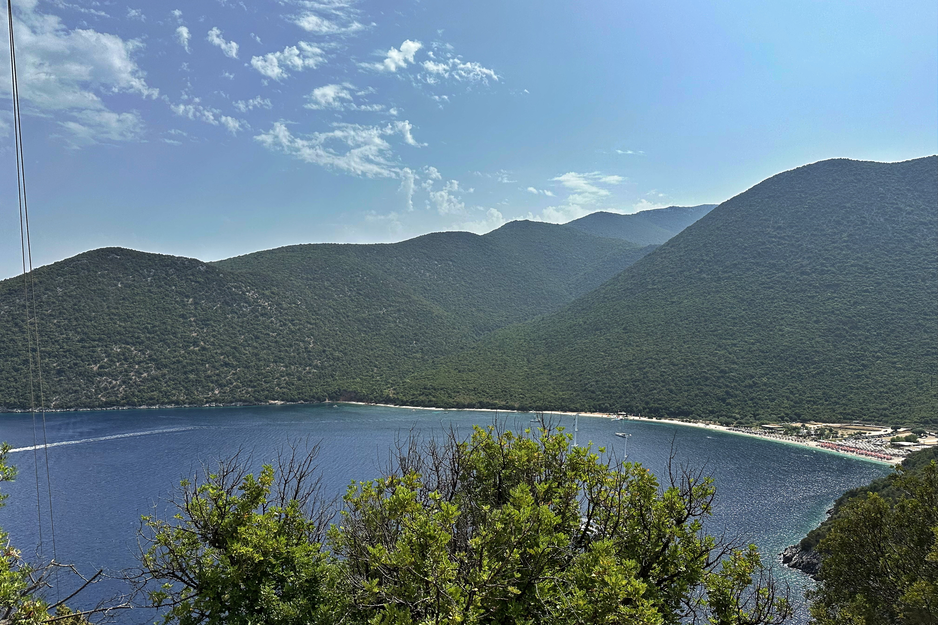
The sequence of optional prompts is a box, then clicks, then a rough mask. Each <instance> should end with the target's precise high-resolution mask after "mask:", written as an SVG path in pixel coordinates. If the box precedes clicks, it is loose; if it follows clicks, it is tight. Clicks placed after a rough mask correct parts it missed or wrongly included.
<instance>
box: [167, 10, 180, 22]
mask: <svg viewBox="0 0 938 625" xmlns="http://www.w3.org/2000/svg"><path fill="white" fill-rule="evenodd" d="M170 14H171V15H172V16H173V17H175V18H176V19H177V20H180V21H181V20H182V11H180V10H179V9H173V10H172V11H170Z"/></svg>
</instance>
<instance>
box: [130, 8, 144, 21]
mask: <svg viewBox="0 0 938 625" xmlns="http://www.w3.org/2000/svg"><path fill="white" fill-rule="evenodd" d="M127 19H131V20H137V21H138V22H145V21H147V16H146V15H144V14H143V11H141V10H140V9H131V8H128V9H127Z"/></svg>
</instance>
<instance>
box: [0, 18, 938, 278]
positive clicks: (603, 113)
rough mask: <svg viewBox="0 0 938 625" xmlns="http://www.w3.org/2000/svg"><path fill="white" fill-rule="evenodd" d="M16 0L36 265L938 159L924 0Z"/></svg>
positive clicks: (3, 252) (2, 154) (6, 86)
mask: <svg viewBox="0 0 938 625" xmlns="http://www.w3.org/2000/svg"><path fill="white" fill-rule="evenodd" d="M13 5H14V20H15V21H14V33H15V36H16V45H17V64H18V70H19V84H20V95H21V107H22V112H23V116H22V126H23V139H24V151H25V157H26V179H27V184H28V200H29V210H30V225H31V237H32V249H33V262H34V264H35V265H37V266H38V265H42V264H46V263H49V262H54V261H57V260H61V259H64V258H67V257H70V256H73V255H75V254H78V253H80V252H83V251H86V250H89V249H94V248H98V247H105V246H121V247H129V248H133V249H138V250H144V251H149V252H159V253H165V254H174V255H180V256H189V257H196V258H200V259H202V260H217V259H221V258H227V257H231V256H235V255H238V254H245V253H249V252H252V251H256V250H260V249H269V248H272V247H277V246H282V245H290V244H296V243H320V242H345V243H375V242H394V241H400V240H404V239H407V238H411V237H414V236H418V235H420V234H424V233H427V232H433V231H441V230H468V231H471V232H476V233H480V234H481V233H485V232H487V231H490V230H492V229H494V228H497V227H499V226H501V225H502V224H504V223H506V222H507V221H511V220H515V219H533V220H543V221H549V222H554V223H564V222H566V221H569V220H571V219H575V218H578V217H581V216H583V215H586V214H588V213H591V212H594V211H598V210H606V211H614V212H620V213H632V212H636V211H639V210H645V209H649V208H655V207H662V206H669V205H695V204H701V203H719V202H722V201H724V200H727V199H729V198H730V197H733V196H734V195H737V194H739V193H741V192H743V191H745V190H746V189H747V188H749V187H751V186H753V185H754V184H757V183H758V182H760V181H761V180H764V179H765V178H767V177H769V176H772V175H774V174H776V173H779V172H781V171H784V170H787V169H791V168H793V167H798V166H800V165H804V164H806V163H811V162H815V161H818V160H822V159H826V158H833V157H846V158H853V159H863V160H877V161H899V160H906V159H910V158H916V157H921V156H926V155H930V154H934V153H936V152H938V3H936V2H934V0H926V1H922V2H917V1H913V0H909V1H904V0H903V1H898V2H882V1H875V2H871V1H864V0H845V1H838V0H825V1H823V2H822V1H818V0H814V1H802V0H789V1H786V2H774V3H769V2H756V1H745V2H741V1H731V0H727V1H723V2H715V3H709V2H699V1H685V2H681V1H675V2H653V1H649V2H628V1H623V0H616V1H605V0H594V1H592V2H588V3H585V2H557V1H554V0H538V1H536V2H534V1H529V0H507V1H506V0H497V1H489V0H474V1H473V2H462V3H456V2H438V1H433V0H421V1H402V2H388V1H385V2H367V1H361V2H357V1H355V0H252V1H250V2H249V1H248V0H244V1H236V0H187V1H186V2H178V3H174V2H172V1H170V2H162V1H161V2H143V1H131V2H119V1H111V0H15V1H14V2H13ZM4 23H6V20H5V19H4ZM4 41H6V39H4ZM4 59H5V62H6V63H7V67H8V63H9V49H8V48H6V52H5V54H4ZM3 76H6V78H5V79H2V80H0V198H3V199H2V200H0V206H2V207H3V208H2V210H0V278H6V277H10V276H13V275H16V274H17V273H19V272H20V271H21V257H20V251H19V229H18V228H19V227H18V213H17V200H16V197H17V196H16V176H15V160H14V152H13V133H12V114H11V111H12V104H11V101H10V92H11V89H10V80H9V70H8V69H7V70H6V73H5V74H3ZM4 163H5V164H4Z"/></svg>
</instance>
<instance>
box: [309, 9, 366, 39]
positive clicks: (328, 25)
mask: <svg viewBox="0 0 938 625" xmlns="http://www.w3.org/2000/svg"><path fill="white" fill-rule="evenodd" d="M293 23H294V24H296V25H297V26H299V27H300V28H302V29H303V30H305V31H307V32H310V33H313V34H315V35H347V34H351V33H355V32H358V31H360V30H364V28H365V26H364V25H363V24H361V23H359V22H356V21H351V22H348V23H346V24H339V23H337V22H335V21H333V20H329V19H326V18H323V17H320V16H318V15H316V14H315V13H304V14H303V15H299V16H297V17H295V18H294V20H293Z"/></svg>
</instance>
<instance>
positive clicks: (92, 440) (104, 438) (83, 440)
mask: <svg viewBox="0 0 938 625" xmlns="http://www.w3.org/2000/svg"><path fill="white" fill-rule="evenodd" d="M200 429H202V428H200V427H196V426H190V427H183V428H164V429H161V430H144V431H143V432H128V433H126V434H111V435H110V436H96V437H94V438H80V439H78V440H74V441H59V442H56V443H49V444H48V445H30V446H29V447H15V448H13V449H11V450H10V453H11V454H12V453H16V452H18V451H33V450H36V449H44V448H46V447H62V446H64V445H81V444H82V443H97V442H100V441H112V440H116V439H118V438H132V437H134V436H147V435H148V434H169V433H171V432H186V431H188V430H200Z"/></svg>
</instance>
